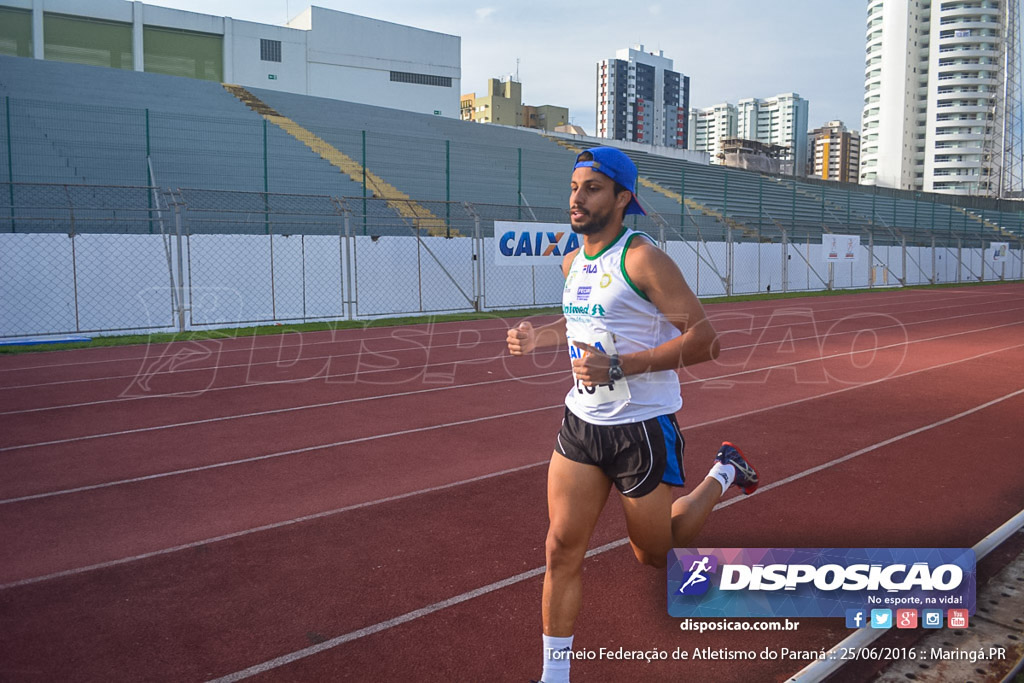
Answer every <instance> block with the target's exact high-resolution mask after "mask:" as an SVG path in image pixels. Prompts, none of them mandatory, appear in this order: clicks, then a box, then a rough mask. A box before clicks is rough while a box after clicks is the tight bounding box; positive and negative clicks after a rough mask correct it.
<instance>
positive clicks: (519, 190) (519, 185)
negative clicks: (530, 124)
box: [516, 147, 523, 221]
mask: <svg viewBox="0 0 1024 683" xmlns="http://www.w3.org/2000/svg"><path fill="white" fill-rule="evenodd" d="M516 151H517V152H518V161H517V162H516V206H517V207H518V208H517V209H516V220H520V221H521V220H523V148H522V147H519V148H517V149H516Z"/></svg>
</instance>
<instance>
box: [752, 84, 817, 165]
mask: <svg viewBox="0 0 1024 683" xmlns="http://www.w3.org/2000/svg"><path fill="white" fill-rule="evenodd" d="M808 109H809V105H808V102H807V100H805V99H804V98H802V97H800V95H798V94H796V93H783V94H780V95H775V96H774V97H767V98H765V99H763V100H760V99H757V98H754V97H748V98H747V99H743V100H740V101H739V102H737V104H736V136H737V137H739V138H741V139H744V140H754V141H756V142H760V143H765V144H771V145H778V146H780V147H786V148H788V149H789V155H788V159H786V160H785V161H784V163H783V172H784V173H788V174H795V175H804V173H805V172H806V168H807V115H808ZM794 166H795V168H794Z"/></svg>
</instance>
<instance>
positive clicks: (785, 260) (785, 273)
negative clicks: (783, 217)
mask: <svg viewBox="0 0 1024 683" xmlns="http://www.w3.org/2000/svg"><path fill="white" fill-rule="evenodd" d="M779 230H780V231H781V232H782V292H783V293H785V292H788V291H789V239H788V238H787V236H786V230H785V228H783V227H782V226H781V225H780V226H779Z"/></svg>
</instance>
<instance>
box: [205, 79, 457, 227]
mask: <svg viewBox="0 0 1024 683" xmlns="http://www.w3.org/2000/svg"><path fill="white" fill-rule="evenodd" d="M222 85H223V86H224V89H225V90H227V91H228V92H229V93H231V94H232V95H234V96H235V97H237V98H238V99H239V100H241V101H242V103H243V104H245V106H247V107H249V108H250V109H252V110H253V111H254V112H256V113H257V114H259V115H260V116H262V117H263V118H265V119H266V120H267V121H270V122H271V123H273V124H274V125H275V126H277V127H278V128H280V129H282V130H283V131H285V132H286V133H288V134H289V135H291V136H292V137H293V138H295V139H296V140H298V141H300V142H302V143H303V144H304V145H306V147H309V148H310V149H311V150H313V151H314V152H316V153H317V154H318V155H319V156H320V158H322V159H325V160H326V161H327V162H329V163H330V164H331V165H332V166H334V167H335V168H337V169H338V170H340V171H341V172H342V173H344V174H345V175H347V176H348V177H349V178H351V179H352V180H353V181H354V182H356V183H362V182H363V178H364V176H363V174H364V172H365V174H366V175H365V178H366V187H367V188H368V189H369V190H370V191H371V192H372V193H373V196H374V197H379V198H381V199H384V200H386V201H387V203H388V206H390V207H391V208H392V209H393V210H395V211H396V212H397V213H398V215H400V216H402V217H404V218H407V219H409V220H411V221H412V224H413V226H414V227H416V228H418V229H421V230H425V231H426V232H427V234H429V235H433V236H435V237H445V236H451V237H459V236H461V235H460V233H459V232H458V231H457V230H454V229H450V230H449V229H447V226H446V225H445V222H444V220H443V219H441V218H438V217H437V216H435V215H434V214H433V213H432V212H431V211H430V209H428V208H426V207H425V206H423V205H422V204H420V203H418V202H416V201H413V199H412V198H411V197H410V196H409V195H407V194H405V193H404V192H402V191H401V190H399V189H398V188H397V187H395V186H394V185H391V184H390V183H388V182H387V181H386V180H384V179H383V178H381V177H380V176H379V175H377V174H376V173H373V172H371V171H370V170H369V169H364V168H363V166H362V165H361V164H360V163H359V162H357V161H356V160H355V159H353V158H352V157H350V156H348V155H347V154H345V153H344V152H342V151H341V150H339V149H338V148H337V147H335V146H334V145H332V144H331V143H329V142H327V141H326V140H324V139H323V138H321V137H320V136H318V135H316V134H315V133H313V132H312V131H310V130H307V129H306V128H303V127H302V126H300V125H299V124H298V123H296V122H295V121H293V120H292V119H290V118H288V117H287V116H282V115H281V114H280V113H278V112H277V111H276V110H274V108H273V107H271V106H270V105H268V104H267V103H266V102H264V101H263V100H261V99H259V98H258V97H256V96H255V95H253V94H252V93H251V92H249V91H248V90H246V89H245V88H243V87H242V86H240V85H232V84H229V83H223V84H222Z"/></svg>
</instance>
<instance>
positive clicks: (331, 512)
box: [0, 344, 1024, 590]
mask: <svg viewBox="0 0 1024 683" xmlns="http://www.w3.org/2000/svg"><path fill="white" fill-rule="evenodd" d="M1022 346H1024V344H1018V345H1017V346H1011V347H1008V348H1007V349H997V350H994V351H986V352H984V353H980V354H978V355H976V356H972V357H970V358H964V359H962V360H954V361H950V362H947V364H943V365H941V366H935V367H934V368H927V369H922V370H915V371H912V372H911V373H908V374H909V375H912V374H918V373H923V372H927V371H928V370H934V369H938V368H945V367H948V366H952V365H956V364H959V362H966V361H968V360H974V359H976V358H979V357H982V356H985V355H991V354H994V353H998V352H1000V351H1002V350H1008V349H1013V348H1020V347H1022ZM888 379H895V378H887V379H881V380H876V381H874V382H872V384H877V383H880V382H885V381H888ZM854 388H859V387H848V388H846V389H840V390H838V391H833V392H829V393H828V394H824V395H833V394H837V393H842V392H844V391H849V390H852V389H854ZM819 397H821V396H814V397H812V398H819ZM807 400H810V399H797V400H793V401H787V402H784V403H779V404H777V405H772V407H768V408H762V409H758V410H755V411H749V412H746V413H741V414H739V415H732V416H728V417H724V418H718V419H715V420H709V421H706V422H701V423H694V424H686V425H683V427H682V428H683V429H696V428H699V427H706V426H709V425H713V424H716V423H719V422H727V421H729V420H734V419H737V418H742V417H748V416H750V415H755V414H757V413H766V412H768V411H771V410H775V409H776V408H785V407H788V405H793V404H796V403H801V402H805V401H807ZM557 408H561V404H559V405H557ZM918 431H920V430H918ZM907 433H911V432H907ZM892 440H893V439H889V440H888V441H883V442H882V443H887V442H891V441H892ZM863 453H866V451H864V450H862V451H860V452H857V454H854V455H851V456H845V457H844V458H841V459H839V460H837V461H833V462H834V464H835V463H839V462H843V461H844V460H849V459H850V458H853V457H855V456H856V455H863ZM547 463H548V460H547V459H546V460H543V461H540V462H537V463H530V464H528V465H523V466H521V467H516V468H513V469H510V470H503V471H501V472H496V473H494V474H493V475H492V474H485V475H481V476H479V477H473V478H471V479H465V480H463V481H456V482H453V483H449V484H442V485H439V486H434V487H431V488H425V489H422V490H418V492H410V493H407V494H399V495H397V496H392V497H389V498H384V499H380V500H376V501H369V502H365V503H358V504H355V505H352V506H347V507H344V508H338V509H336V510H329V511H326V512H322V513H317V514H314V515H307V516H305V517H298V518H296V519H291V520H286V521H282V522H275V523H272V524H267V525H264V526H258V527H254V528H251V529H244V530H242V531H236V532H233V533H228V535H225V536H219V537H214V538H210V539H205V540H203V541H196V542H193V543H188V544H185V545H181V546H175V547H172V548H165V549H163V550H158V551H154V552H150V553H144V554H142V555H135V556H132V557H125V558H121V559H117V560H111V561H108V562H101V563H98V564H91V565H88V566H84V567H78V568H75V569H68V570H65V571H58V572H54V573H49V574H44V575H41V577H33V578H30V579H24V580H22V581H17V582H14V583H11V584H5V585H0V590H3V589H6V588H14V587H16V586H26V585H29V584H36V583H39V582H43V581H48V580H50V579H59V578H62V577H70V575H75V574H79V573H83V572H86V571H92V570H94V569H102V568H105V567H111V566H117V565H120V564H126V563H129V562H135V561H137V560H142V559H145V558H148V557H154V556H157V555H166V554H169V553H173V552H177V551H179V550H187V549H188V548H195V547H197V546H203V545H209V544H213V543H217V542H219V541H226V540H229V539H234V538H239V537H243V536H249V535H250V533H256V532H258V531H263V530H269V529H273V528H279V527H281V526H288V525H290V524H293V523H297V522H300V521H305V520H308V519H319V518H324V517H329V516H332V515H336V514H340V513H342V512H346V511H348V510H354V509H358V508H365V507H370V506H373V505H379V504H381V503H387V502H390V501H396V500H401V499H404V498H411V497H413V496H419V495H421V494H428V493H431V492H433V490H441V489H443V488H452V487H455V486H459V485H462V484H464V483H471V482H473V481H478V480H480V479H486V478H492V477H493V476H499V475H503V474H511V473H513V472H519V471H521V470H525V469H529V468H531V467H538V466H541V465H545V464H547ZM828 466H829V465H828V464H827V463H826V464H825V465H823V466H818V467H815V468H811V469H810V470H807V472H808V473H813V472H816V471H820V470H821V469H825V468H826V467H828ZM795 480H796V479H795V478H794V477H787V478H785V479H782V480H780V481H779V482H774V483H770V484H764V485H762V486H761V487H760V489H759V490H760V492H765V490H771V489H772V488H775V487H776V486H779V485H781V484H782V483H787V482H790V481H795ZM756 493H758V492H756ZM745 498H746V497H737V498H733V499H730V500H728V501H724V502H722V503H719V505H718V507H721V508H724V507H727V506H729V505H732V504H733V503H734V502H736V501H740V500H743V499H745ZM627 541H628V540H627V539H623V540H622V541H617V542H615V544H616V545H623V544H625V543H626V542H627ZM593 553H594V551H593V550H592V551H590V552H589V553H588V556H589V555H590V554H593Z"/></svg>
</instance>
